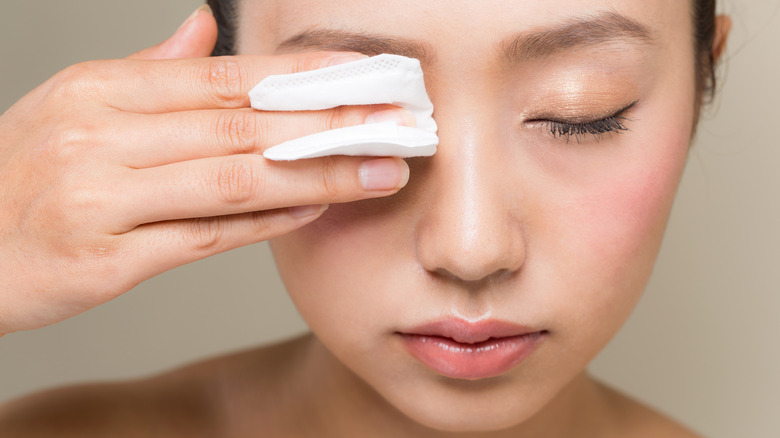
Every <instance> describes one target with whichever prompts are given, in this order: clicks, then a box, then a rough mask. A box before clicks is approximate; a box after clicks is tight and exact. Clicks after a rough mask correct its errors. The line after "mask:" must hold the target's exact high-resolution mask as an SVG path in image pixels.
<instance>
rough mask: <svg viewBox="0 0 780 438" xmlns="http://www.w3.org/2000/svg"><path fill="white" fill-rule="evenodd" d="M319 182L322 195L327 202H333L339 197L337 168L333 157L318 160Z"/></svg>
mask: <svg viewBox="0 0 780 438" xmlns="http://www.w3.org/2000/svg"><path fill="white" fill-rule="evenodd" d="M318 173H319V182H320V187H321V189H322V192H323V194H324V195H325V196H326V197H327V200H328V201H329V202H333V201H335V200H336V199H337V197H338V195H339V184H338V176H339V172H338V166H337V162H336V159H335V158H333V157H324V158H322V159H320V160H319V169H318Z"/></svg>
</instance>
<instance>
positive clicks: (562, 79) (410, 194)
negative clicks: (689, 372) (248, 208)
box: [239, 0, 695, 431]
mask: <svg viewBox="0 0 780 438" xmlns="http://www.w3.org/2000/svg"><path fill="white" fill-rule="evenodd" d="M240 16H241V21H240V23H239V28H240V29H241V32H240V35H239V42H240V43H239V52H240V53H242V54H249V53H258V54H271V53H284V52H295V51H305V50H317V49H324V50H347V51H365V52H371V51H372V50H377V47H378V48H379V49H378V50H379V51H387V50H393V51H397V52H401V54H407V55H412V56H418V57H421V60H422V61H423V68H424V71H425V75H426V85H427V89H428V92H429V95H430V97H431V100H432V101H433V103H434V106H435V113H434V117H435V119H436V121H437V123H438V125H439V136H440V139H441V144H440V146H439V151H438V152H437V154H436V155H435V156H434V157H432V158H419V159H411V160H409V164H410V166H411V180H410V183H409V185H408V186H407V187H406V188H405V189H404V190H402V191H401V193H399V194H398V195H396V196H394V197H391V198H387V199H380V200H371V201H363V202H356V203H352V204H345V205H333V206H331V207H330V210H329V211H328V212H327V213H326V214H325V216H323V217H322V218H321V219H319V220H318V221H316V222H314V223H313V224H312V225H309V226H307V227H305V228H303V229H301V230H299V231H297V232H294V233H292V234H289V235H286V236H284V237H282V238H279V239H276V240H275V241H274V242H273V243H272V247H273V250H274V254H275V256H276V260H277V264H278V267H279V270H280V272H281V274H282V277H283V279H284V281H285V283H286V285H287V288H288V290H289V293H290V294H291V296H292V298H293V299H294V301H295V303H296V305H297V306H298V308H299V310H300V312H301V314H302V315H303V317H304V318H305V320H306V321H307V322H308V323H309V325H310V327H311V329H312V331H313V332H314V333H315V335H316V337H317V339H318V341H315V342H321V343H322V344H324V346H325V347H327V350H325V349H322V348H319V349H317V348H314V349H313V350H312V351H315V353H312V354H313V355H314V356H315V357H316V358H317V361H320V365H321V366H320V367H319V368H318V369H333V370H338V369H342V368H343V370H344V372H345V374H344V375H346V376H347V377H344V383H343V386H344V387H348V386H350V385H352V387H353V388H355V389H354V392H355V394H358V393H360V394H362V395H360V396H359V397H363V400H364V402H365V403H371V404H372V406H375V407H377V409H380V410H381V409H386V408H387V409H397V410H398V411H400V412H401V413H403V414H404V415H405V417H404V418H405V419H407V418H408V419H411V420H413V422H414V423H415V424H421V425H423V426H425V427H429V428H433V429H438V430H445V431H490V430H500V429H506V428H511V427H514V428H517V429H518V430H520V428H523V427H524V428H525V429H524V430H528V431H530V430H533V427H534V424H542V423H541V421H542V420H541V419H543V418H547V419H548V420H549V419H550V418H555V421H556V422H557V424H559V425H565V424H567V422H574V421H575V418H576V417H577V415H578V414H577V412H580V413H581V412H582V406H583V405H587V401H586V400H587V398H588V397H589V396H590V395H589V394H591V393H589V392H588V391H589V389H588V388H591V386H589V385H590V384H589V380H588V378H587V377H586V375H585V374H584V369H585V367H586V365H587V363H588V362H589V361H590V360H591V359H592V358H593V357H594V356H595V355H596V354H597V353H598V352H599V351H600V350H601V349H602V348H603V347H604V345H605V344H606V343H607V342H608V341H609V339H610V338H611V337H612V336H613V335H614V334H615V332H616V331H617V330H618V328H619V327H620V326H621V325H622V324H623V322H624V320H625V319H626V318H627V316H628V315H629V313H630V312H631V310H632V309H633V308H634V306H635V304H636V302H637V300H638V299H639V297H640V296H641V293H642V291H643V289H644V288H645V285H646V283H647V280H648V277H649V275H650V273H651V270H652V267H653V263H654V261H655V258H656V255H657V252H658V249H659V245H660V242H661V239H662V235H663V231H664V228H665V225H666V221H667V217H668V215H669V210H670V208H671V205H672V201H673V197H674V194H675V191H676V189H677V185H678V182H679V180H680V176H681V173H682V170H683V168H684V166H685V161H686V157H687V154H688V148H689V142H690V138H691V133H692V127H693V119H694V91H695V90H694V88H695V84H694V72H693V68H694V63H693V59H694V57H693V52H692V50H693V49H692V47H693V43H692V40H691V39H692V28H691V26H692V25H691V22H690V11H689V5H688V2H680V1H677V0H655V1H651V2H625V1H617V0H577V1H572V0H553V1H544V2H539V1H526V0H520V1H518V0H512V1H491V2H474V1H452V0H446V1H445V0H432V1H425V2H419V1H411V0H395V1H387V0H382V1H379V0H360V1H357V0H329V1H327V2H325V1H305V2H304V1H296V0H283V1H282V0H278V1H271V0H262V1H255V0H245V4H244V5H243V7H242V11H241V14H240ZM620 17H624V18H620ZM599 24H601V25H602V26H601V27H599V28H596V27H595V26H597V25H599ZM567 25H574V26H570V27H568V28H567ZM567 29H568V30H567ZM313 30H316V31H318V32H311V33H308V34H306V35H304V36H303V38H298V39H297V40H296V41H297V42H296V43H293V44H290V43H287V44H285V41H288V40H290V39H291V38H293V37H295V36H299V35H301V33H303V32H306V31H313ZM577 30H579V31H580V32H579V33H576V32H575V31H577ZM319 31H322V32H319ZM556 31H557V33H551V32H556ZM333 32H348V33H350V34H354V35H355V36H358V38H352V39H346V38H343V36H340V35H338V34H336V35H333ZM532 34H533V35H534V36H536V37H539V38H537V41H542V46H541V47H539V46H529V43H528V37H529V36H530V35H532ZM583 35H586V36H587V35H590V36H591V37H590V39H588V38H585V40H583V38H582V37H583ZM594 35H599V36H600V39H598V40H597V41H595V40H593V36H594ZM365 37H371V38H380V39H381V41H380V43H381V44H376V41H374V42H373V43H374V44H373V45H367V44H366V41H364V40H365ZM387 39H392V41H387ZM347 40H349V41H352V42H351V43H350V45H344V41H347ZM513 42H514V44H512V43H513ZM562 42H569V43H571V44H565V45H563V46H562V45H561V43H562ZM304 43H305V44H304ZM302 44H303V46H302ZM383 44H384V45H383ZM369 54H374V53H369ZM632 104H633V106H631V105H632ZM627 107H630V109H628V110H626V111H625V112H624V113H623V114H621V118H619V119H618V120H619V122H620V124H621V125H622V126H624V127H625V128H626V130H625V131H621V132H618V133H605V134H603V135H600V136H595V135H592V134H588V133H579V134H578V135H572V136H571V137H568V138H567V137H566V136H561V135H558V136H556V135H553V133H552V132H551V128H550V123H549V121H563V122H567V123H582V122H589V121H592V120H599V119H604V118H605V117H609V116H612V115H614V114H615V113H617V112H619V111H620V110H622V109H624V108H627ZM558 133H559V134H560V133H561V132H560V130H559V131H558ZM445 318H460V319H463V320H467V321H479V320H487V319H493V320H501V321H508V322H512V323H516V324H522V325H524V326H528V327H530V328H532V329H533V330H535V331H544V333H545V335H544V340H543V342H542V343H541V344H540V345H539V346H538V347H537V348H536V349H535V351H534V352H533V353H532V354H531V355H530V356H529V357H527V358H526V359H525V360H523V361H522V362H521V363H520V364H518V365H517V366H515V367H514V368H512V369H511V370H509V371H507V372H505V373H503V374H501V375H500V376H497V377H492V378H485V379H477V380H466V379H453V378H448V377H444V376H442V375H440V374H438V373H436V372H435V371H433V370H431V369H430V368H428V367H426V366H425V365H423V364H422V363H421V362H420V361H418V360H417V359H415V358H414V357H413V356H412V355H410V354H409V353H408V352H407V350H406V349H405V348H404V344H403V342H402V340H401V337H400V336H399V335H398V332H404V331H408V330H410V329H411V328H413V327H415V326H418V325H420V324H423V323H427V322H431V321H437V320H441V319H445ZM318 345H319V344H318ZM331 354H332V356H331ZM334 357H335V358H337V359H338V361H337V360H336V359H335V358H334ZM340 367H341V368H340ZM344 367H345V368H344ZM349 376H352V377H349ZM363 382H365V383H367V386H366V385H365V384H364V383H363ZM361 388H362V389H361ZM361 391H363V393H361ZM372 394H373V396H372ZM591 395H592V394H591ZM355 397H358V396H357V395H355ZM382 403H386V404H387V406H385V407H382ZM539 427H541V426H539ZM560 427H563V426H560Z"/></svg>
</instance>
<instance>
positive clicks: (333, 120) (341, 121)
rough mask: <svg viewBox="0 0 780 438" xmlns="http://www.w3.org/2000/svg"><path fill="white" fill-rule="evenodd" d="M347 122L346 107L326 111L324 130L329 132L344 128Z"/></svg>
mask: <svg viewBox="0 0 780 438" xmlns="http://www.w3.org/2000/svg"><path fill="white" fill-rule="evenodd" d="M346 122H347V115H346V110H345V108H344V107H341V106H340V107H336V108H333V109H331V110H328V111H325V115H324V120H323V128H324V129H325V130H327V131H329V130H331V129H338V128H342V127H344V126H346V125H345V123H346Z"/></svg>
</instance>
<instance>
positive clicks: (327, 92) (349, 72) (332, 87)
mask: <svg viewBox="0 0 780 438" xmlns="http://www.w3.org/2000/svg"><path fill="white" fill-rule="evenodd" d="M249 98H250V100H251V103H252V108H254V109H258V110H265V111H306V110H310V111H315V110H324V109H330V108H335V107H338V106H342V105H373V104H393V105H397V106H401V107H404V108H407V109H409V110H410V111H412V112H413V113H414V115H415V119H416V121H417V127H415V128H412V127H408V126H399V125H397V124H396V123H394V122H380V123H369V124H365V125H358V126H350V127H347V128H340V129H334V130H331V131H325V132H320V133H317V134H312V135H308V136H305V137H301V138H297V139H295V140H290V141H287V142H284V143H282V144H279V145H277V146H274V147H272V148H269V149H267V150H266V151H265V153H264V154H263V156H265V157H266V158H268V159H270V160H277V161H285V160H287V161H289V160H297V159H301V158H315V157H324V156H328V155H367V156H396V157H403V158H406V157H418V156H431V155H433V154H434V153H436V146H437V145H438V144H439V138H438V136H437V135H436V130H437V127H436V122H435V121H434V120H433V117H432V115H433V104H432V103H431V101H430V99H429V98H428V94H427V93H426V91H425V82H424V80H423V72H422V68H421V67H420V62H419V61H418V60H416V59H413V58H406V57H403V56H398V55H379V56H374V57H371V58H366V59H363V60H359V61H355V62H350V63H347V64H341V65H336V66H333V67H326V68H323V69H320V70H312V71H307V72H301V73H293V74H289V75H276V76H269V77H267V78H265V79H264V80H263V81H261V82H260V83H259V84H257V86H256V87H255V88H254V89H252V91H250V92H249Z"/></svg>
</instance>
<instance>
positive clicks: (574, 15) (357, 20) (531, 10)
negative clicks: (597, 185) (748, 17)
mask: <svg viewBox="0 0 780 438" xmlns="http://www.w3.org/2000/svg"><path fill="white" fill-rule="evenodd" d="M240 1H241V3H240V9H239V22H238V28H239V32H238V34H239V35H238V50H239V52H240V53H250V52H251V53H264V54H270V53H275V52H278V51H279V49H280V46H282V45H283V44H284V43H285V42H288V41H289V40H290V39H294V38H295V37H297V36H300V35H301V34H302V33H306V32H308V33H310V34H311V33H313V32H317V31H321V30H327V31H340V32H347V33H349V34H352V35H372V36H383V37H393V38H401V39H403V40H404V41H415V42H417V43H420V45H422V46H425V47H428V48H432V49H434V50H436V51H444V52H445V53H473V54H477V53H484V52H485V51H486V50H488V49H489V48H491V47H495V46H497V45H498V44H500V43H501V42H505V41H507V39H509V38H510V37H512V36H513V35H517V34H520V33H524V32H525V33H530V32H534V31H543V30H547V29H552V28H555V27H558V28H560V27H562V26H565V25H566V24H567V23H573V22H575V21H577V20H580V21H582V20H587V21H590V22H592V23H598V22H599V21H600V19H601V18H602V17H606V16H618V17H625V18H627V19H628V20H630V21H632V22H634V23H637V24H639V25H642V26H643V27H645V28H646V29H648V30H650V32H651V34H652V35H651V36H652V37H653V38H654V39H655V41H656V42H657V43H659V44H660V45H662V46H668V47H673V46H675V45H678V46H679V45H683V44H682V43H685V42H688V41H690V40H691V35H692V29H691V23H692V21H691V18H690V7H689V3H688V2H686V1H680V0H647V1H625V0H613V1H609V0H545V1H537V0H491V1H489V2H487V1H485V2H475V1H473V0H470V1H461V0H427V1H420V0H416V1H415V0H325V1H320V0H240ZM673 43H677V44H673ZM331 49H339V48H338V47H335V48H331Z"/></svg>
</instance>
